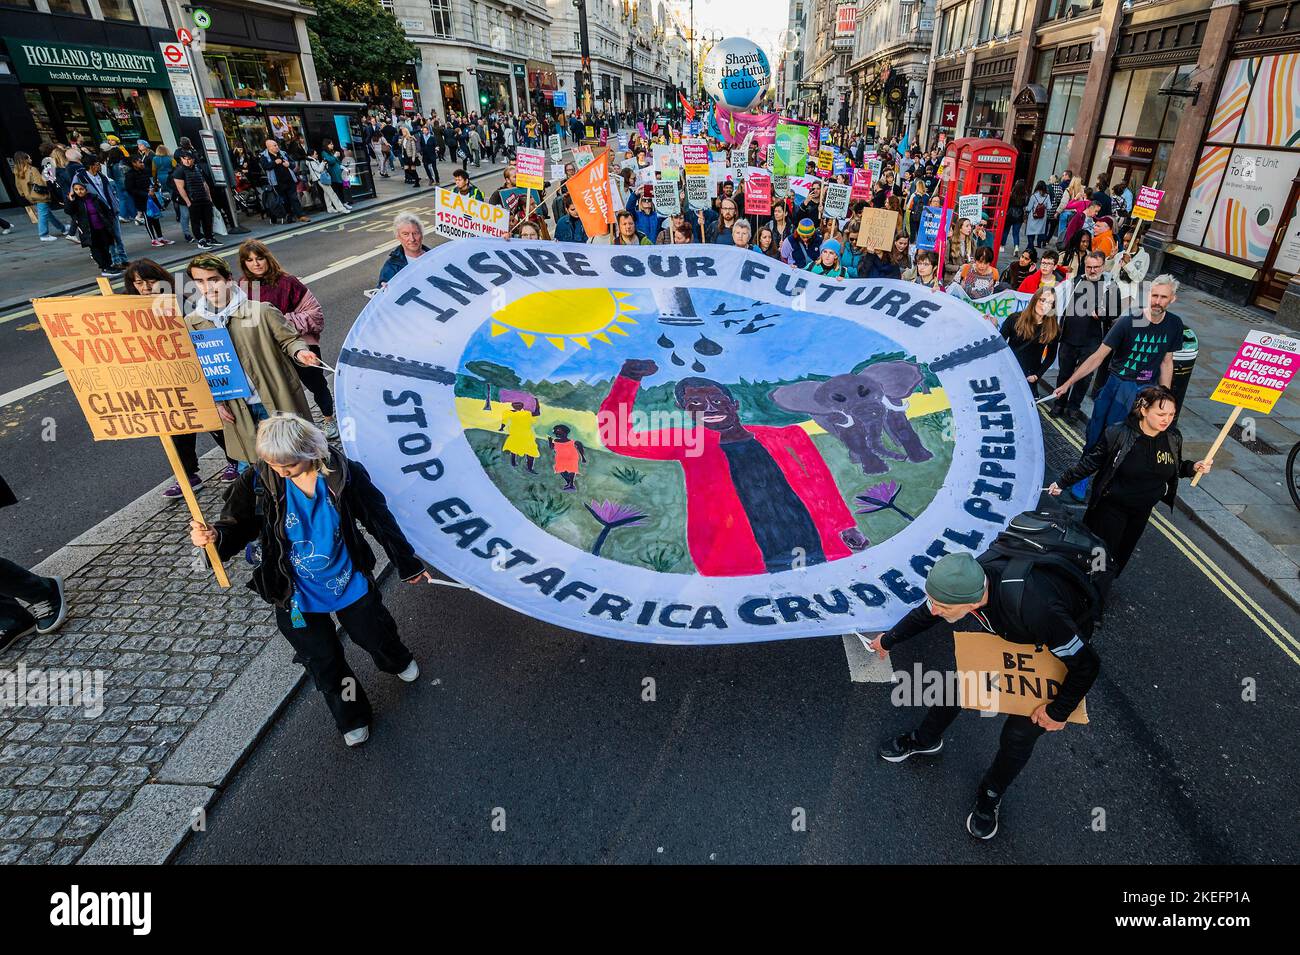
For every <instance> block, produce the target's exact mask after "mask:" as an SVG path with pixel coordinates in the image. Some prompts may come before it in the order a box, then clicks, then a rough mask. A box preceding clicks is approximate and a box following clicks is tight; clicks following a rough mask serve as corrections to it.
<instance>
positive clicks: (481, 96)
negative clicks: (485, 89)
mask: <svg viewBox="0 0 1300 955" xmlns="http://www.w3.org/2000/svg"><path fill="white" fill-rule="evenodd" d="M478 101H479V102H480V103H482V104H483V105H484V106H486V105H487V104H488V95H487V93H479V94H478Z"/></svg>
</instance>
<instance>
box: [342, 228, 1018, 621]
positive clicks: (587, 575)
mask: <svg viewBox="0 0 1300 955" xmlns="http://www.w3.org/2000/svg"><path fill="white" fill-rule="evenodd" d="M338 397H339V401H340V404H341V409H342V410H341V415H342V420H343V421H344V423H345V425H346V428H345V434H344V436H345V444H346V449H347V452H348V454H349V456H351V457H353V458H355V459H357V460H360V461H361V462H362V463H363V464H364V465H365V466H366V467H367V469H368V470H369V471H370V474H371V476H372V477H373V478H374V480H375V482H376V484H377V485H378V486H379V488H380V489H381V490H382V491H383V492H384V494H385V495H386V496H387V498H388V502H389V505H390V506H391V508H392V510H393V512H394V514H395V515H396V517H397V519H398V521H399V522H400V524H401V526H402V528H403V529H404V530H405V532H406V535H407V537H408V538H409V539H410V540H411V542H412V544H413V545H414V546H415V549H416V550H417V552H418V553H419V554H420V556H421V557H423V558H424V559H426V560H427V561H428V562H429V563H431V564H433V565H434V566H436V567H438V568H439V569H440V570H442V571H443V572H444V573H446V574H447V575H449V576H451V577H453V578H455V579H457V580H459V581H462V582H463V583H466V584H468V585H469V586H471V587H473V588H474V589H476V590H478V591H480V592H481V593H483V594H485V595H487V596H489V597H491V598H493V599H495V600H498V601H500V602H501V603H503V604H505V605H507V606H509V607H512V608H514V609H516V610H518V611H519V612H521V613H524V614H527V615H528V616H530V617H534V618H537V619H539V620H545V621H548V622H550V623H554V624H557V625H559V626H562V627H567V628H569V629H572V630H579V631H585V632H588V633H594V634H600V635H604V636H609V637H618V638H621V639H627V640H644V641H658V642H673V643H736V642H746V641H754V640H771V639H783V638H787V637H806V636H816V635H821V634H842V633H848V632H851V631H855V630H857V631H875V630H881V629H885V628H887V627H889V626H890V625H892V624H893V623H894V622H896V621H897V620H898V619H899V618H900V617H901V616H902V615H903V614H904V613H905V612H906V611H907V610H908V609H909V608H910V607H911V606H912V605H914V604H915V603H916V602H917V601H919V600H921V599H922V596H923V595H922V591H921V589H920V588H921V586H922V583H923V581H924V579H925V575H926V573H927V572H928V570H929V568H930V566H931V565H932V564H933V562H934V561H935V559H937V558H938V557H940V556H942V555H943V554H945V553H951V552H956V551H962V550H966V551H974V552H978V551H981V550H983V549H984V548H985V547H986V546H987V545H988V544H989V542H990V541H991V540H992V538H993V537H994V536H995V535H996V534H997V533H998V531H1000V530H1001V529H1002V528H1003V527H1004V526H1005V525H1006V523H1007V522H1008V521H1009V520H1010V518H1011V517H1012V516H1013V515H1015V514H1016V513H1018V512H1020V511H1022V510H1026V509H1028V508H1031V507H1033V506H1034V505H1036V503H1037V501H1038V497H1039V489H1040V487H1041V481H1042V476H1043V451H1042V439H1041V432H1040V429H1039V425H1038V419H1037V414H1036V411H1035V408H1034V404H1033V399H1032V397H1031V396H1030V392H1029V389H1028V386H1027V385H1026V384H1025V380H1024V375H1023V373H1022V372H1021V371H1020V369H1019V367H1018V365H1017V363H1016V360H1015V358H1014V357H1013V355H1012V353H1011V352H1010V351H1009V350H1008V349H1007V347H1006V345H1005V344H1004V342H1003V341H1002V339H1001V338H1000V337H999V336H998V334H997V332H996V330H995V329H994V328H993V326H991V325H990V324H989V322H988V321H987V320H986V319H984V318H983V317H982V316H980V315H979V314H978V313H976V312H975V311H974V310H972V309H971V308H970V307H969V306H968V305H967V304H965V303H963V302H960V301H958V300H957V299H955V298H952V297H951V296H948V295H945V294H941V293H933V292H929V291H927V290H924V289H922V288H921V287H919V286H916V285H905V284H903V283H901V282H892V281H857V280H851V281H834V280H827V279H824V278H822V277H820V276H817V275H813V274H811V273H808V272H796V271H794V270H792V269H790V268H788V267H786V266H785V265H783V264H782V263H781V262H780V261H779V260H776V259H771V258H766V257H763V256H759V255H757V254H755V253H751V252H745V251H742V250H739V249H727V248H722V247H711V246H683V247H680V249H679V248H678V247H672V248H665V247H635V246H629V247H621V246H583V245H564V244H542V243H537V242H518V241H516V242H504V241H497V240H478V239H461V240H457V241H455V242H448V243H445V244H443V245H441V246H439V247H438V248H436V249H434V250H433V251H432V252H427V253H425V254H424V255H423V256H421V257H420V258H419V259H418V260H416V261H415V262H413V263H411V264H409V265H408V266H407V267H406V268H405V269H403V270H402V271H401V272H400V273H398V274H397V276H396V277H395V278H394V280H393V281H392V282H390V283H389V286H388V288H387V289H386V290H384V291H383V292H381V293H380V294H379V295H377V296H375V298H374V299H372V300H371V302H370V303H369V304H368V305H367V307H366V309H365V311H364V312H363V313H362V315H361V316H360V318H359V319H358V320H357V322H356V324H355V325H354V326H353V328H352V331H351V333H350V334H349V335H348V339H347V342H346V344H345V345H344V348H343V351H342V354H341V356H340V358H339V366H338Z"/></svg>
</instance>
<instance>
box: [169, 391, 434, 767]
mask: <svg viewBox="0 0 1300 955" xmlns="http://www.w3.org/2000/svg"><path fill="white" fill-rule="evenodd" d="M257 454H258V457H259V458H260V460H259V462H258V463H257V464H255V465H254V466H252V467H250V468H248V469H247V470H245V471H244V472H243V473H241V474H240V475H239V478H238V479H237V480H236V481H235V483H234V484H233V485H232V486H231V489H230V492H229V494H228V496H227V498H226V504H225V507H224V508H223V509H222V511H221V517H220V518H218V519H217V520H216V521H215V522H214V523H213V524H211V525H208V524H203V523H200V522H198V521H191V522H190V541H191V543H193V544H194V546H196V547H204V546H206V545H208V544H215V545H216V547H217V553H218V555H219V556H220V557H221V559H222V560H223V561H224V560H228V559H229V558H231V557H233V556H234V555H235V554H238V553H239V552H240V551H242V550H243V549H244V547H245V545H247V544H249V543H251V542H252V541H254V540H257V541H260V543H261V548H262V561H261V563H260V564H259V565H258V566H257V568H256V569H254V571H253V578H252V580H250V581H249V584H248V586H249V588H250V589H252V590H253V591H254V592H255V593H256V594H257V595H258V596H259V597H261V598H262V599H263V600H265V601H266V602H267V603H269V604H271V605H272V606H273V607H274V608H275V622H276V626H277V627H278V628H279V630H280V633H282V634H283V635H284V637H285V639H286V640H288V641H289V643H290V644H292V646H293V648H294V650H296V651H297V654H296V656H295V659H296V660H298V661H299V662H301V663H302V664H303V666H304V667H305V668H306V669H307V672H308V673H310V674H311V676H312V679H313V681H314V682H315V684H316V688H317V689H318V690H320V691H321V694H322V695H323V696H324V697H325V703H326V706H328V707H329V710H330V713H331V714H332V715H333V717H334V722H335V724H336V725H337V726H338V729H339V732H340V733H342V734H343V739H344V742H346V743H347V745H349V746H356V745H358V744H360V743H364V742H365V741H366V740H367V739H368V738H369V737H370V719H371V709H370V701H369V700H368V699H367V697H366V692H365V690H364V689H363V688H362V687H361V685H360V683H359V682H358V681H357V677H356V674H355V673H353V671H352V668H351V667H350V666H348V662H347V659H346V657H345V656H344V654H343V646H342V643H341V642H340V640H339V636H338V632H337V629H336V627H335V623H334V621H335V620H337V621H338V623H339V624H341V625H342V627H343V628H344V629H345V630H346V631H347V633H348V637H349V638H350V639H351V640H352V642H353V643H355V644H356V645H357V646H359V647H361V648H362V649H364V650H366V651H367V652H368V653H369V654H370V655H371V657H373V658H374V661H375V666H376V667H378V669H380V670H382V671H383V672H385V673H391V674H394V675H396V676H397V677H399V678H400V679H402V680H404V681H405V682H408V683H410V682H412V681H414V680H415V679H416V678H417V677H419V675H420V668H419V666H418V665H417V664H416V662H415V658H414V657H413V656H412V655H411V651H410V650H408V649H407V648H406V646H405V645H404V644H403V643H402V640H401V637H400V636H399V635H398V632H397V624H396V622H395V621H394V620H393V617H392V614H390V613H389V612H388V610H387V608H386V607H384V603H383V598H382V596H381V594H380V592H379V587H378V584H377V583H376V582H375V578H374V570H375V555H374V552H373V551H372V550H371V549H370V545H369V544H367V543H366V539H365V537H363V536H362V534H361V528H363V527H364V528H365V529H366V530H368V531H369V532H370V533H371V535H372V536H373V537H374V538H375V540H376V541H377V542H378V543H379V546H380V547H382V548H383V549H384V552H385V553H386V554H387V555H388V558H389V560H391V561H392V563H393V566H394V568H395V569H396V571H397V574H398V576H400V577H401V578H402V579H403V580H405V581H406V582H407V583H411V584H414V583H419V582H421V581H425V582H428V581H431V578H430V577H429V573H428V571H426V570H425V568H424V564H423V563H421V561H420V559H419V558H418V557H417V556H416V555H415V551H414V550H413V549H412V547H411V545H410V543H409V542H408V541H407V539H406V536H405V535H404V534H403V533H402V529H401V528H400V527H399V526H398V525H397V521H396V520H395V519H394V517H393V514H392V512H391V511H390V510H389V509H388V503H387V501H385V500H384V495H383V494H382V493H381V492H380V491H379V489H378V488H376V487H375V485H374V484H373V483H372V482H371V480H370V475H369V474H367V473H366V469H365V468H364V467H362V466H361V465H360V463H358V462H356V461H352V460H350V459H348V458H347V457H346V456H345V455H344V454H343V452H342V451H340V450H339V449H338V448H335V447H331V446H330V445H329V443H328V442H327V441H326V440H325V434H324V433H323V432H322V431H321V430H320V429H319V428H317V427H316V426H315V425H314V424H312V423H311V422H309V421H306V420H304V419H302V418H300V417H298V416H296V415H292V414H283V413H281V414H276V415H273V416H272V417H271V418H269V419H268V420H265V421H263V422H262V423H261V425H260V427H259V428H258V432H257Z"/></svg>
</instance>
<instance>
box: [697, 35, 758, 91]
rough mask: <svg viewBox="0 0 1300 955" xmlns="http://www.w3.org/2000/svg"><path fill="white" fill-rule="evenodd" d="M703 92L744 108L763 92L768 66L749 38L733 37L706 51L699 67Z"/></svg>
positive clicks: (755, 44)
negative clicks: (706, 53)
mask: <svg viewBox="0 0 1300 955" xmlns="http://www.w3.org/2000/svg"><path fill="white" fill-rule="evenodd" d="M700 71H701V73H702V74H703V80H704V92H705V93H707V94H708V95H709V96H711V97H712V98H713V100H714V102H717V103H721V104H722V105H723V106H727V107H730V108H731V109H748V108H749V107H751V106H753V105H754V104H755V103H757V102H758V101H759V99H761V98H762V96H763V94H764V93H766V92H767V84H768V83H769V82H770V81H771V79H772V67H771V65H770V64H769V63H768V59H767V54H766V53H764V52H763V49H762V47H760V46H759V45H758V44H757V43H755V42H754V41H753V40H747V39H745V38H744V37H739V36H733V37H728V38H727V39H725V40H722V41H721V42H719V43H718V44H717V45H716V46H714V47H713V49H711V50H709V52H708V55H707V56H705V57H704V63H703V64H702V66H701V70H700Z"/></svg>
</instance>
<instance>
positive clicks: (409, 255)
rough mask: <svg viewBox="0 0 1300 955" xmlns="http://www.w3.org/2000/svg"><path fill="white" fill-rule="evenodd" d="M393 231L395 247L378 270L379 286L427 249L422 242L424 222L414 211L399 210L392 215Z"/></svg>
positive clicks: (387, 281)
mask: <svg viewBox="0 0 1300 955" xmlns="http://www.w3.org/2000/svg"><path fill="white" fill-rule="evenodd" d="M393 232H394V233H396V234H397V248H395V249H393V251H392V252H389V253H388V258H387V259H385V260H384V267H383V268H382V269H380V270H379V288H383V287H384V286H386V285H387V284H388V283H389V282H391V281H392V280H393V276H394V275H396V274H397V273H398V272H400V271H402V269H404V268H406V266H407V265H409V264H410V263H411V262H414V261H415V260H416V259H418V258H419V257H420V256H422V255H424V253H426V252H428V251H429V247H428V246H427V245H425V244H424V223H423V222H421V221H420V217H419V216H417V215H416V214H415V213H414V212H399V213H398V214H397V215H395V216H393Z"/></svg>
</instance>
